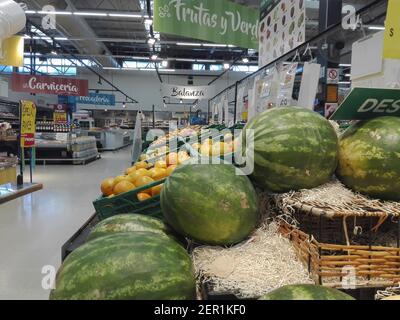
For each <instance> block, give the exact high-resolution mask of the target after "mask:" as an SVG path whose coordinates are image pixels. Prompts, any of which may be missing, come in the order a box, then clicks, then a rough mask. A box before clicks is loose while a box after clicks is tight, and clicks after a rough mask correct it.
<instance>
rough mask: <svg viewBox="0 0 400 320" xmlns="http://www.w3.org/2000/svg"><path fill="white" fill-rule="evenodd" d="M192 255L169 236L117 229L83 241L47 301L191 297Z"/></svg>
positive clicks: (62, 271)
mask: <svg viewBox="0 0 400 320" xmlns="http://www.w3.org/2000/svg"><path fill="white" fill-rule="evenodd" d="M195 295H196V281H195V277H194V270H193V266H192V262H191V259H190V257H189V255H188V253H187V252H186V250H185V249H183V248H182V247H181V246H180V245H178V244H177V243H176V242H175V241H173V240H172V239H170V238H168V237H165V236H160V235H157V234H155V233H147V232H135V233H120V234H114V235H110V236H105V237H101V238H98V239H95V240H92V241H89V242H87V243H86V244H84V245H83V246H81V247H80V248H78V249H76V250H75V251H73V252H72V253H71V254H70V255H69V256H68V257H67V259H66V260H65V261H64V263H63V265H62V266H61V268H60V270H59V271H58V273H57V278H56V289H54V290H53V291H52V292H51V294H50V299H51V300H183V299H194V298H195Z"/></svg>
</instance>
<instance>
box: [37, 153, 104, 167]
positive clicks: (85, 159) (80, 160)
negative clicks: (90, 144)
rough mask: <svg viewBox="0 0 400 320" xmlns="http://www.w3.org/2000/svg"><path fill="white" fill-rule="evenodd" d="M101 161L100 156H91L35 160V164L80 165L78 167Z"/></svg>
mask: <svg viewBox="0 0 400 320" xmlns="http://www.w3.org/2000/svg"><path fill="white" fill-rule="evenodd" d="M98 159H101V155H100V154H96V155H91V156H87V157H82V158H59V159H56V158H54V159H51V158H49V159H36V163H37V164H43V165H46V164H56V163H62V164H65V163H67V164H76V165H77V164H80V165H86V164H88V163H90V162H92V161H95V160H98Z"/></svg>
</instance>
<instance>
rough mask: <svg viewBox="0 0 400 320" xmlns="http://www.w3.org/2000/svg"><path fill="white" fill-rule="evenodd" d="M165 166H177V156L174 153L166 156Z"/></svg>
mask: <svg viewBox="0 0 400 320" xmlns="http://www.w3.org/2000/svg"><path fill="white" fill-rule="evenodd" d="M166 161H167V165H169V166H170V165H173V164H178V154H177V153H176V152H171V153H170V154H169V155H167V159H166Z"/></svg>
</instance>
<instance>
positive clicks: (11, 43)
mask: <svg viewBox="0 0 400 320" xmlns="http://www.w3.org/2000/svg"><path fill="white" fill-rule="evenodd" d="M0 41H1V40H0ZM0 65H2V66H12V67H23V66H24V37H20V36H14V37H11V38H8V39H6V40H4V41H3V43H2V45H1V52H0Z"/></svg>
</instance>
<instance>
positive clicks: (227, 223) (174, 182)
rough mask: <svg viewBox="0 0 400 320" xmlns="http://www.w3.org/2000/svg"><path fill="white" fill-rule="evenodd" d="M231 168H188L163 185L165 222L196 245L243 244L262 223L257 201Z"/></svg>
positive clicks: (249, 185) (179, 168)
mask: <svg viewBox="0 0 400 320" xmlns="http://www.w3.org/2000/svg"><path fill="white" fill-rule="evenodd" d="M235 169H236V168H235V167H234V166H232V165H230V164H219V165H218V164H187V165H184V166H181V167H178V168H177V169H176V170H175V171H174V173H173V174H172V175H171V176H170V177H169V178H168V179H167V180H166V182H165V183H164V187H163V190H162V192H161V209H162V212H163V214H164V219H165V221H166V222H167V223H169V224H170V225H171V226H172V227H173V228H174V229H175V230H176V231H177V232H179V233H180V234H182V235H184V236H186V237H189V238H191V239H194V240H195V241H197V242H201V243H205V244H211V245H231V244H234V243H238V242H240V241H242V240H244V239H245V238H246V237H248V236H249V234H250V233H251V232H252V231H253V230H254V229H255V226H256V224H257V222H258V219H259V208H258V199H257V195H256V192H255V190H254V187H253V186H252V184H251V182H250V180H249V179H248V178H247V177H246V176H245V175H237V174H236V171H235Z"/></svg>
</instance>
